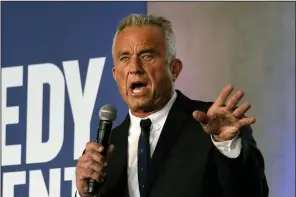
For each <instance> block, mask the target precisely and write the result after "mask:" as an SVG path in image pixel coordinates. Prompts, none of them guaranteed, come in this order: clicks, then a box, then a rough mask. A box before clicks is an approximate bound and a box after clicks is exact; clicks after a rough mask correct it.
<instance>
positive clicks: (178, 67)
mask: <svg viewBox="0 0 296 197" xmlns="http://www.w3.org/2000/svg"><path fill="white" fill-rule="evenodd" d="M170 67H171V72H172V77H173V82H175V81H176V80H177V78H178V76H179V74H180V73H181V71H182V68H183V64H182V62H181V60H179V59H174V60H173V61H172V62H171V65H170Z"/></svg>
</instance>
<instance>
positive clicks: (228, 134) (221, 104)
mask: <svg viewBox="0 0 296 197" xmlns="http://www.w3.org/2000/svg"><path fill="white" fill-rule="evenodd" d="M232 91H233V87H232V86H231V85H228V86H226V87H225V88H224V89H223V90H222V91H221V93H220V94H219V96H218V97H217V99H216V100H215V102H214V103H213V105H212V106H211V107H210V108H209V110H208V111H207V113H204V112H201V111H197V110H196V111H194V112H193V117H194V118H195V119H196V120H197V121H199V122H200V123H201V125H202V126H203V129H204V130H205V131H206V132H207V133H209V134H211V135H212V136H213V138H214V140H215V141H226V140H231V139H233V138H234V136H235V135H236V134H237V132H238V131H239V129H240V128H241V127H242V126H244V125H248V124H253V123H254V122H255V121H256V119H255V118H254V117H246V116H245V113H246V112H247V111H248V110H249V109H250V107H251V106H250V104H249V103H244V104H243V105H241V106H239V107H237V105H238V103H239V101H240V100H241V99H242V98H243V96H244V92H243V91H241V90H240V91H237V92H235V93H234V94H233V96H232V97H231V98H230V99H229V100H228V102H226V100H227V99H228V97H229V95H230V94H231V92H232Z"/></svg>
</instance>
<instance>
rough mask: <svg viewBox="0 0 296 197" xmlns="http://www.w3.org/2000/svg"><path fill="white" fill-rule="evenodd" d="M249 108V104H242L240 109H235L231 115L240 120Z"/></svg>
mask: <svg viewBox="0 0 296 197" xmlns="http://www.w3.org/2000/svg"><path fill="white" fill-rule="evenodd" d="M250 108H251V105H250V104H249V103H244V104H242V105H241V106H240V107H238V108H236V109H235V110H234V111H233V113H232V114H233V115H234V116H235V117H236V118H242V117H243V116H244V114H245V113H246V112H247V111H248V110H249V109H250Z"/></svg>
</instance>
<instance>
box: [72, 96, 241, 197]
mask: <svg viewBox="0 0 296 197" xmlns="http://www.w3.org/2000/svg"><path fill="white" fill-rule="evenodd" d="M176 98H177V93H176V91H174V94H173V96H172V98H171V99H170V101H169V102H168V103H167V104H166V106H165V107H164V108H162V109H161V110H159V111H157V112H155V113H153V114H151V115H149V116H147V117H145V118H143V119H147V118H150V120H151V122H152V125H151V129H150V139H149V140H150V153H151V157H152V155H153V152H154V150H155V147H156V144H157V142H158V139H159V136H160V134H161V131H162V128H163V126H164V123H165V121H166V118H167V116H168V113H169V111H170V109H171V107H172V105H173V104H174V102H175V100H176ZM129 115H130V128H129V135H128V169H127V175H128V191H129V196H130V197H140V191H139V183H138V165H137V161H138V159H137V154H138V140H139V136H140V133H141V127H140V121H141V120H142V118H138V117H136V116H134V115H132V114H131V111H130V110H129ZM237 136H238V135H237ZM237 136H236V137H235V138H233V139H232V140H228V141H224V142H215V141H214V139H213V138H212V136H211V139H212V142H213V143H214V145H215V146H216V147H217V149H218V150H219V151H220V152H221V153H222V154H224V155H225V156H227V157H229V158H237V157H238V156H239V155H240V151H241V147H242V142H241V138H240V137H237ZM77 197H80V196H79V194H78V192H77Z"/></svg>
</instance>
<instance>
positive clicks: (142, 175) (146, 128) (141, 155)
mask: <svg viewBox="0 0 296 197" xmlns="http://www.w3.org/2000/svg"><path fill="white" fill-rule="evenodd" d="M140 126H141V134H140V137H139V143H138V181H139V190H140V196H143V190H144V187H145V183H146V179H147V175H148V170H149V162H150V144H149V133H150V126H151V120H150V119H145V120H141V122H140Z"/></svg>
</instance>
